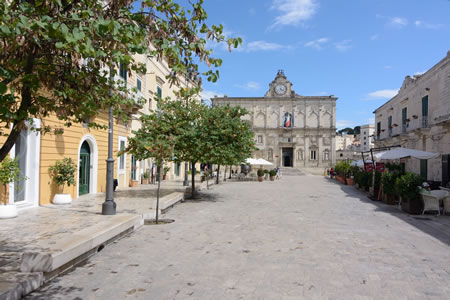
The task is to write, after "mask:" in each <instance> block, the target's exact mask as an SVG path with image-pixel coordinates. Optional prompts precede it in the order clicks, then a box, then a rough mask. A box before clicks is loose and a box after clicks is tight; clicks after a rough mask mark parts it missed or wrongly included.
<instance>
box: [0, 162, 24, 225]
mask: <svg viewBox="0 0 450 300" xmlns="http://www.w3.org/2000/svg"><path fill="white" fill-rule="evenodd" d="M18 180H20V169H19V165H18V163H17V160H11V159H10V158H9V156H6V157H5V159H3V161H2V162H1V163H0V183H1V184H2V186H3V203H2V204H0V219H9V218H15V217H17V208H16V205H15V204H14V203H9V201H8V184H10V183H11V182H14V181H18Z"/></svg>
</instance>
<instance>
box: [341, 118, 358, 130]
mask: <svg viewBox="0 0 450 300" xmlns="http://www.w3.org/2000/svg"><path fill="white" fill-rule="evenodd" d="M354 125H355V122H353V121H349V120H336V128H337V129H343V128H347V127H350V128H353V127H354Z"/></svg>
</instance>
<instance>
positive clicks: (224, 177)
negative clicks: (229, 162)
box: [223, 166, 228, 182]
mask: <svg viewBox="0 0 450 300" xmlns="http://www.w3.org/2000/svg"><path fill="white" fill-rule="evenodd" d="M227 168H228V166H225V171H224V172H223V181H224V182H225V181H227Z"/></svg>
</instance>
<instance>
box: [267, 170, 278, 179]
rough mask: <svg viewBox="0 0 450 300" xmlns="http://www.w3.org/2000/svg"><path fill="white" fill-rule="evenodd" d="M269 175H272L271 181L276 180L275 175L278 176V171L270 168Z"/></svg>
mask: <svg viewBox="0 0 450 300" xmlns="http://www.w3.org/2000/svg"><path fill="white" fill-rule="evenodd" d="M269 176H270V181H274V180H275V176H277V171H275V170H270V171H269Z"/></svg>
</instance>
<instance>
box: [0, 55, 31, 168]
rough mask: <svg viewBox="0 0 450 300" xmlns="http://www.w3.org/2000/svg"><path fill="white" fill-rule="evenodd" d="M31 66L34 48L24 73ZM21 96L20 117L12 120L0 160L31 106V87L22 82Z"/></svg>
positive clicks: (5, 153)
mask: <svg viewBox="0 0 450 300" xmlns="http://www.w3.org/2000/svg"><path fill="white" fill-rule="evenodd" d="M33 67H34V50H33V51H31V54H30V55H29V56H28V59H27V64H26V66H25V69H24V71H25V72H24V73H25V75H29V74H31V73H32V71H33ZM21 96H22V97H21V102H20V107H19V109H18V110H17V112H16V115H17V116H20V118H21V119H18V120H15V121H14V123H13V128H12V130H11V132H10V133H9V135H8V138H7V139H6V141H5V143H4V144H3V145H2V147H1V148H0V162H1V161H3V160H4V159H5V157H6V155H8V153H9V151H11V148H12V147H13V146H14V144H15V143H16V141H17V138H18V137H19V135H20V132H21V131H22V129H24V127H25V120H26V118H28V109H29V107H30V106H31V88H30V87H29V86H28V85H27V84H24V85H23V86H22V91H21ZM24 116H25V117H24Z"/></svg>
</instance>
